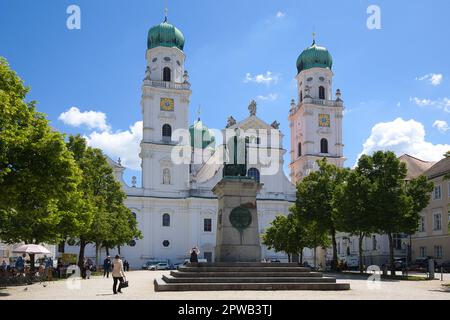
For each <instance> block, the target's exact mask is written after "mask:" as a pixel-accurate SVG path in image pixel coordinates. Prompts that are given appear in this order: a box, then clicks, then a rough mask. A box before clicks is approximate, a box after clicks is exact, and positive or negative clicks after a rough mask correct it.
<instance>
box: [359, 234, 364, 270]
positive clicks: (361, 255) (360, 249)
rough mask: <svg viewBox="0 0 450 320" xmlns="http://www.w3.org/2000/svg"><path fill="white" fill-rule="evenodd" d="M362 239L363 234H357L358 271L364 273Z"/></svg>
mask: <svg viewBox="0 0 450 320" xmlns="http://www.w3.org/2000/svg"><path fill="white" fill-rule="evenodd" d="M363 240H364V234H363V233H360V234H359V273H361V274H363V273H364V263H363V262H364V261H363Z"/></svg>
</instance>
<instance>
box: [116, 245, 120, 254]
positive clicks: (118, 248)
mask: <svg viewBox="0 0 450 320" xmlns="http://www.w3.org/2000/svg"><path fill="white" fill-rule="evenodd" d="M117 254H118V255H119V256H120V246H117Z"/></svg>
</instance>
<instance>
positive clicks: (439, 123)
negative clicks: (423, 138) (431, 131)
mask: <svg viewBox="0 0 450 320" xmlns="http://www.w3.org/2000/svg"><path fill="white" fill-rule="evenodd" d="M433 128H437V129H438V130H439V131H440V132H442V133H446V132H447V131H448V130H450V127H449V126H448V123H447V121H443V120H436V121H435V122H434V123H433Z"/></svg>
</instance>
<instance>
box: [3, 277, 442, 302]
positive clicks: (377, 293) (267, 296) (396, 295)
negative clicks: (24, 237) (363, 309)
mask: <svg viewBox="0 0 450 320" xmlns="http://www.w3.org/2000/svg"><path fill="white" fill-rule="evenodd" d="M167 272H168V271H131V272H128V273H127V279H128V280H129V283H130V286H129V288H125V289H123V292H124V293H123V294H118V295H113V293H112V278H109V279H107V278H103V277H101V276H95V277H91V279H89V280H80V283H81V289H79V290H78V289H72V290H71V289H68V285H67V282H66V281H64V280H62V281H54V282H50V283H48V284H47V285H46V286H44V285H42V284H34V285H31V286H21V287H11V288H6V289H4V288H2V289H0V300H450V288H447V289H446V288H445V287H443V286H442V283H447V284H448V283H450V274H445V275H444V281H443V282H441V281H440V280H432V281H381V282H380V283H379V286H368V281H367V279H365V278H361V277H358V276H354V275H351V276H348V275H333V276H336V277H337V279H338V283H339V282H348V283H350V287H351V290H349V291H335V292H333V291H221V292H155V291H154V289H153V280H154V279H155V278H156V277H161V276H162V274H163V273H167ZM438 276H440V274H438V275H436V277H438Z"/></svg>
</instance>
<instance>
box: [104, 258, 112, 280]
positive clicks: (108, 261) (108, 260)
mask: <svg viewBox="0 0 450 320" xmlns="http://www.w3.org/2000/svg"><path fill="white" fill-rule="evenodd" d="M110 271H111V258H110V257H109V256H107V257H106V258H105V260H103V278H104V277H105V276H106V277H107V278H109V272H110Z"/></svg>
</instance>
